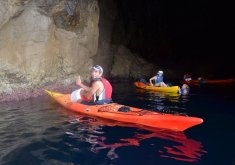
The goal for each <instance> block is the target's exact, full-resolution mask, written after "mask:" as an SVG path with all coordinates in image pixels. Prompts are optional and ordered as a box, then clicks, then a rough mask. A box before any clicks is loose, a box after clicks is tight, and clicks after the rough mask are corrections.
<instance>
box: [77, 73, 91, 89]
mask: <svg viewBox="0 0 235 165" xmlns="http://www.w3.org/2000/svg"><path fill="white" fill-rule="evenodd" d="M76 84H77V85H78V86H80V87H81V88H83V89H84V90H85V91H89V90H90V87H88V86H86V85H84V84H83V83H82V81H81V78H80V76H78V79H77V80H76Z"/></svg>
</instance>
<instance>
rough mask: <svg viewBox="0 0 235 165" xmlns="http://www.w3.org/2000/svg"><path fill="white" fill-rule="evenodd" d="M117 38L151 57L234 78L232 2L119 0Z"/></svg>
mask: <svg viewBox="0 0 235 165" xmlns="http://www.w3.org/2000/svg"><path fill="white" fill-rule="evenodd" d="M114 2H115V4H116V6H117V16H116V18H115V21H114V27H113V34H112V43H114V44H123V45H125V46H126V47H128V48H129V49H130V50H131V51H132V52H133V53H138V54H140V55H141V56H142V57H144V58H145V59H146V60H148V61H149V62H151V63H153V64H154V65H157V66H162V67H165V68H169V69H172V70H175V71H176V72H181V73H190V74H191V75H194V76H202V77H206V78H212V79H218V78H231V77H234V70H235V69H234V64H233V60H232V56H233V54H234V52H235V51H234V46H233V45H232V42H231V41H232V40H233V37H234V30H233V29H234V28H233V27H234V25H233V24H232V22H233V21H232V20H233V19H232V14H230V11H231V10H229V7H226V6H224V5H221V4H216V2H213V3H212V4H211V3H209V1H207V0H197V1H192V0H189V1H188V0H179V1H175V0H148V1H144V0H114Z"/></svg>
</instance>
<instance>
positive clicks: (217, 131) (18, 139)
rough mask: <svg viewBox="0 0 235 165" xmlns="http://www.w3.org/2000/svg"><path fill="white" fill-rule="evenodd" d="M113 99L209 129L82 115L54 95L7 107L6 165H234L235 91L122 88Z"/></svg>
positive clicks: (0, 146) (3, 129) (0, 136)
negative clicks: (148, 126)
mask: <svg viewBox="0 0 235 165" xmlns="http://www.w3.org/2000/svg"><path fill="white" fill-rule="evenodd" d="M113 100H114V101H115V102H117V103H120V104H124V105H129V106H133V107H138V108H144V109H149V110H154V111H160V112H165V113H182V114H185V115H189V116H196V117H201V118H203V119H204V123H203V124H201V125H198V126H195V127H192V128H190V129H188V130H186V131H185V132H184V133H176V132H173V131H166V130H160V129H154V130H146V129H143V128H138V127H136V126H133V125H125V124H123V123H117V122H110V121H106V120H101V119H97V118H91V117H87V116H82V115H80V114H76V113H74V112H70V111H68V110H66V109H64V108H62V107H61V106H59V105H58V104H56V103H54V102H53V101H52V100H51V99H50V98H49V97H48V96H44V97H41V98H37V99H34V100H26V101H21V102H17V103H13V102H9V103H2V104H0V105H1V108H0V109H1V116H0V164H4V165H18V164H19V165H21V164H22V165H31V164H32V165H37V164H38V165H54V164H55V165H83V164H85V165H94V164H95V165H111V164H113V165H114V164H120V165H123V164H124V165H125V164H127V165H129V164H150V165H152V164H161V165H184V164H185V165H187V164H196V165H199V164H200V165H207V164H213V165H215V164H218V165H219V164H220V165H221V164H226V165H234V164H235V158H234V156H235V143H234V139H235V128H234V124H235V121H234V116H235V106H234V105H235V102H234V87H231V86H230V87H210V88H209V87H203V88H194V89H191V91H190V94H189V95H187V96H178V95H166V94H163V93H156V92H155V93H152V92H146V91H143V90H138V89H136V88H135V87H134V86H133V85H132V83H121V84H120V83H119V84H118V83H116V84H114V92H113Z"/></svg>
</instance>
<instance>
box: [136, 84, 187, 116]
mask: <svg viewBox="0 0 235 165" xmlns="http://www.w3.org/2000/svg"><path fill="white" fill-rule="evenodd" d="M136 97H137V99H138V100H139V101H141V105H142V106H143V107H141V108H144V109H151V110H156V111H158V112H162V113H171V114H176V113H178V114H179V113H180V114H187V103H188V101H189V98H190V95H180V94H178V93H166V92H156V91H147V90H144V89H138V88H137V89H136Z"/></svg>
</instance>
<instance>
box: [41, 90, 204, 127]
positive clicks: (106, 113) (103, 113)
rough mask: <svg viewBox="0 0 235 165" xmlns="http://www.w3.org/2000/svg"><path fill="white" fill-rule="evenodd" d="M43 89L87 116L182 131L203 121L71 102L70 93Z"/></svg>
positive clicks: (130, 108) (141, 110) (125, 108)
mask: <svg viewBox="0 0 235 165" xmlns="http://www.w3.org/2000/svg"><path fill="white" fill-rule="evenodd" d="M45 91H46V93H47V94H48V95H49V96H50V97H52V98H53V99H54V100H55V101H56V102H57V103H59V104H60V105H62V106H63V107H65V108H66V109H69V110H72V111H75V112H79V113H82V114H85V115H89V116H96V117H100V118H105V119H110V120H116V121H120V122H126V123H132V124H137V125H144V126H147V127H154V128H163V129H170V130H174V131H184V130H186V129H188V128H190V127H193V126H196V125H199V124H201V123H203V119H201V118H197V117H189V116H183V115H175V114H164V113H158V112H154V111H149V110H143V109H139V108H134V107H129V106H125V105H121V104H117V103H111V104H104V105H84V104H81V103H78V102H71V100H70V94H62V93H56V92H52V91H48V90H45Z"/></svg>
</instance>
